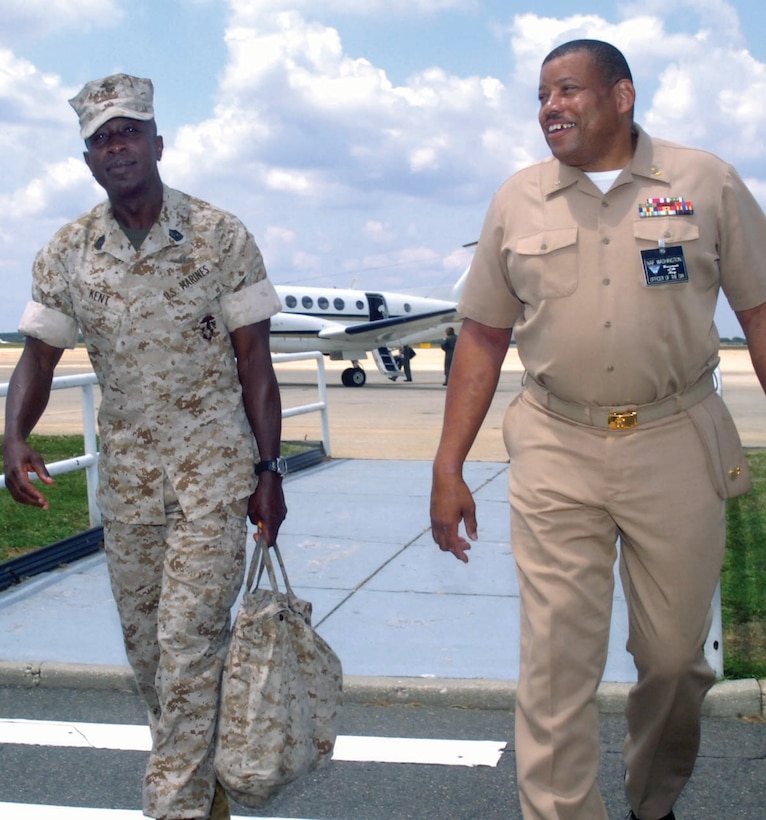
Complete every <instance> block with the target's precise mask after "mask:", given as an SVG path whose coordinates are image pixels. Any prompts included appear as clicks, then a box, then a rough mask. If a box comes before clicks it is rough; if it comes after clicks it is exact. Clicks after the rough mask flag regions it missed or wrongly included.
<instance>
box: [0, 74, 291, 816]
mask: <svg viewBox="0 0 766 820" xmlns="http://www.w3.org/2000/svg"><path fill="white" fill-rule="evenodd" d="M70 102H71V104H72V107H73V108H74V109H75V111H76V112H77V114H78V117H79V120H80V135H81V136H82V138H83V139H84V140H85V148H86V150H85V155H84V156H85V161H86V163H87V164H88V167H89V168H90V170H91V172H92V173H93V176H94V177H95V179H96V181H97V182H98V183H99V184H100V185H101V186H102V187H103V188H104V190H105V191H106V193H107V197H108V199H107V201H106V202H104V203H102V204H100V205H98V206H96V207H95V208H94V209H93V210H91V211H90V212H88V213H86V214H84V215H82V216H81V217H79V218H78V219H76V220H74V221H73V222H71V223H69V224H68V225H65V226H64V227H63V228H62V229H61V230H60V231H59V232H58V233H57V234H56V236H55V237H54V238H53V240H52V241H51V242H50V243H49V244H48V245H47V246H46V247H45V248H44V249H43V250H42V251H41V252H40V253H39V254H38V256H37V258H36V260H35V264H34V271H33V294H32V296H33V298H32V301H31V302H30V303H29V304H28V306H27V308H26V310H25V312H24V315H23V317H22V319H21V324H20V330H21V331H22V332H23V333H24V334H25V335H26V337H27V339H26V344H25V347H24V351H23V353H22V356H21V358H20V360H19V364H18V365H17V367H16V370H15V371H14V374H13V376H12V378H11V383H10V389H9V392H8V398H7V403H6V428H5V436H4V438H3V454H4V458H5V469H6V484H7V487H8V489H9V490H10V491H11V494H12V495H13V497H14V498H15V499H16V500H17V501H19V502H20V503H23V504H30V505H32V506H36V507H40V508H41V509H47V508H48V501H47V500H46V498H45V496H44V494H43V493H42V492H41V491H40V490H39V489H37V488H36V487H35V486H34V485H33V484H32V483H31V482H30V481H29V479H28V473H30V472H34V473H36V474H37V475H38V476H39V478H40V479H41V480H42V481H43V483H45V484H50V483H52V479H51V478H50V475H49V474H48V471H47V469H46V467H45V463H44V461H43V458H42V456H41V455H40V454H38V453H37V452H35V451H34V450H33V449H31V448H30V447H29V445H28V444H27V443H26V439H27V437H28V435H29V433H30V432H31V431H32V429H33V428H34V426H35V424H36V423H37V421H38V419H39V418H40V416H41V415H42V413H43V410H44V409H45V405H46V403H47V400H48V396H49V393H50V388H51V379H52V377H53V372H54V369H55V367H56V364H57V363H58V361H59V359H60V358H61V354H62V352H63V349H64V348H67V347H73V346H74V345H75V343H76V341H77V338H78V334H79V333H82V336H83V338H84V340H85V344H86V346H87V348H88V354H89V356H90V359H91V362H92V364H93V369H94V371H95V372H96V375H97V377H98V381H99V386H100V387H101V392H102V399H101V407H100V409H99V433H100V440H101V452H100V458H99V488H98V502H99V507H100V509H101V513H102V516H103V519H104V546H105V549H106V557H107V565H108V568H109V576H110V579H111V584H112V589H113V592H114V596H115V600H116V602H117V607H118V609H119V614H120V621H121V625H122V631H123V636H124V641H125V649H126V652H127V656H128V659H129V661H130V664H131V666H132V668H133V671H134V673H135V677H136V681H137V684H138V688H139V691H140V692H141V694H142V696H143V697H144V699H145V701H146V703H147V706H148V710H149V723H150V727H151V731H152V751H151V755H150V757H149V763H148V767H147V770H146V777H145V780H144V813H145V814H146V815H148V816H149V817H157V818H166V819H167V820H175V819H176V818H178V819H179V820H180V818H199V820H202V819H203V818H205V819H207V818H214V820H222V818H227V817H228V816H229V810H228V801H227V799H226V795H225V794H224V793H223V791H222V790H221V788H220V786H217V784H216V780H215V775H214V772H213V750H214V736H215V727H216V719H217V713H218V699H219V687H220V677H221V669H222V664H223V658H224V654H225V651H226V647H227V643H228V633H229V618H230V616H229V613H230V610H231V607H232V605H233V604H234V601H235V599H236V596H237V594H238V592H239V590H240V588H241V586H242V580H243V574H244V556H245V539H246V523H247V521H246V519H247V516H248V515H249V517H250V519H251V521H252V522H253V523H255V524H257V525H258V526H259V527H260V529H261V534H262V536H263V537H264V538H266V539H267V543H269V544H273V543H274V542H275V540H276V537H277V533H278V531H279V527H280V525H281V523H282V521H283V519H284V517H285V514H286V507H285V502H284V496H283V493H282V479H281V473H282V465H283V462H282V460H281V459H280V458H279V447H280V439H281V405H280V398H279V388H278V385H277V381H276V377H275V375H274V371H273V368H272V364H271V355H270V351H269V317H270V316H272V315H273V314H274V313H276V312H277V311H278V310H279V309H280V302H279V297H278V296H277V294H276V291H275V290H274V288H273V286H272V285H271V283H270V282H269V280H268V279H267V277H266V270H265V268H264V265H263V260H262V259H261V254H260V252H259V250H258V248H257V247H256V244H255V242H254V241H253V238H252V236H251V235H250V234H249V232H248V231H247V230H246V228H245V227H244V225H243V224H242V223H241V222H240V221H239V220H238V219H236V218H235V217H233V216H232V215H231V214H228V213H226V212H224V211H221V210H219V209H217V208H214V207H213V206H212V205H209V204H207V203H205V202H202V201H200V200H198V199H195V198H193V197H191V196H188V195H187V194H184V193H181V192H180V191H176V190H173V189H172V188H169V187H168V186H165V185H164V184H163V182H162V180H161V179H160V174H159V170H158V163H159V161H160V160H161V158H162V149H163V142H162V137H160V136H158V135H157V126H156V123H155V120H154V106H153V87H152V83H151V81H150V80H147V79H143V78H140V77H131V76H129V75H126V74H117V75H114V76H111V77H105V78H104V79H102V80H94V81H93V82H90V83H88V84H87V85H86V86H85V87H84V88H83V90H82V91H81V92H80V93H79V94H78V95H77V96H76V97H75V98H74V99H72V100H70ZM256 455H259V456H260V461H259V463H258V465H257V466H256V467H255V469H254V462H255V458H256ZM256 473H257V474H258V476H259V477H258V479H257V482H256V478H255V474H256Z"/></svg>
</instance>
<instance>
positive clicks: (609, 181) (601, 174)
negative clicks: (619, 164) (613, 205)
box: [585, 168, 622, 194]
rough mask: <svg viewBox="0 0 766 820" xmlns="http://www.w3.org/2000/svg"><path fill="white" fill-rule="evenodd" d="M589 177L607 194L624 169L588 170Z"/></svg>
mask: <svg viewBox="0 0 766 820" xmlns="http://www.w3.org/2000/svg"><path fill="white" fill-rule="evenodd" d="M585 173H586V174H587V176H588V178H589V179H590V180H591V181H592V182H593V183H594V185H596V186H597V187H598V188H599V189H600V190H601V193H602V194H605V193H606V192H607V191H608V190H609V189H610V188H611V187H612V185H613V184H614V181H615V180H616V179H617V177H618V176H619V175H620V174H621V173H622V169H621V168H618V169H617V170H616V171H586V172H585Z"/></svg>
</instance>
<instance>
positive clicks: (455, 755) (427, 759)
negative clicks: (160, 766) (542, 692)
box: [0, 718, 506, 816]
mask: <svg viewBox="0 0 766 820" xmlns="http://www.w3.org/2000/svg"><path fill="white" fill-rule="evenodd" d="M0 743H15V744H20V745H24V746H59V747H69V748H90V749H113V750H118V751H135V752H148V751H149V750H150V749H151V737H150V734H149V727H148V726H138V725H125V724H116V723H72V722H67V721H57V720H15V719H11V718H0ZM505 746H506V742H505V741H497V740H440V739H430V738H410V737H368V736H366V735H339V737H338V739H337V741H336V743H335V751H334V754H333V760H337V761H344V762H357V763H361V762H365V763H416V764H421V765H435V766H497V764H498V762H499V761H500V758H501V757H502V755H503V749H504V748H505ZM3 816H4V815H3Z"/></svg>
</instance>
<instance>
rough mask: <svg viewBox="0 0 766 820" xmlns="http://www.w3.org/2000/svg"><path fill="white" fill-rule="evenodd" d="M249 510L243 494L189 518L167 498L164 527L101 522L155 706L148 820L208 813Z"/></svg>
mask: <svg viewBox="0 0 766 820" xmlns="http://www.w3.org/2000/svg"><path fill="white" fill-rule="evenodd" d="M246 511H247V499H243V500H241V501H236V502H234V503H232V504H231V505H228V506H224V507H222V508H220V509H217V510H215V511H214V512H213V513H211V514H210V515H207V516H204V517H203V518H199V519H195V520H193V521H190V520H188V519H187V518H186V517H185V516H184V515H183V513H182V511H181V508H180V506H179V505H178V503H170V504H168V505H167V506H166V517H167V521H166V523H165V524H164V525H160V526H153V525H144V524H138V525H136V524H122V523H119V522H115V521H110V522H107V523H106V524H105V527H104V543H105V547H106V553H107V565H108V567H109V576H110V580H111V584H112V590H113V593H114V597H115V600H116V602H117V608H118V610H119V614H120V622H121V625H122V632H123V638H124V641H125V649H126V652H127V655H128V660H129V661H130V664H131V667H132V669H133V672H134V674H135V677H136V682H137V685H138V689H139V691H140V693H141V695H142V696H143V698H144V700H145V701H146V703H147V706H148V708H149V725H150V728H151V732H152V751H151V754H150V756H149V763H148V765H147V769H146V776H145V779H144V799H143V809H144V814H146V815H147V816H149V817H159V818H168V820H170V818H173V820H179V819H180V818H206V817H208V816H209V814H210V807H211V804H212V801H213V792H214V789H215V785H216V778H215V773H214V771H213V752H214V744H215V728H216V721H217V716H218V699H219V690H220V679H221V670H222V668H223V660H224V656H225V652H226V648H227V646H228V638H229V631H230V611H231V608H232V606H233V605H234V602H235V600H236V597H237V595H238V593H239V590H240V588H241V587H242V582H243V577H244V567H245V540H246V537H247V535H246Z"/></svg>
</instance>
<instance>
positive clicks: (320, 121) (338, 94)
mask: <svg viewBox="0 0 766 820" xmlns="http://www.w3.org/2000/svg"><path fill="white" fill-rule="evenodd" d="M573 7H574V8H577V9H578V10H577V11H572V9H573ZM583 36H586V37H598V38H600V39H605V40H609V41H611V42H613V43H615V45H617V46H618V47H620V48H621V49H622V50H623V51H624V52H625V54H626V56H627V57H628V60H629V62H630V64H631V67H632V69H633V73H634V77H635V81H636V86H637V90H638V102H637V119H638V121H639V122H640V123H641V124H642V125H644V126H645V127H646V128H647V129H648V130H649V131H650V132H651V133H653V134H655V135H657V136H663V137H666V138H670V139H674V140H677V141H679V142H684V143H688V144H691V145H695V146H698V147H701V148H706V149H708V150H711V151H713V152H714V153H717V154H719V155H720V156H722V157H724V158H725V159H727V160H729V161H730V162H732V163H733V164H734V165H735V166H736V167H737V169H738V170H739V172H740V173H741V174H742V176H743V177H744V178H745V179H746V181H747V182H748V184H749V185H750V186H751V189H752V190H753V192H754V193H755V195H756V197H757V198H758V199H759V201H760V202H761V204H762V205H766V148H764V145H765V142H764V138H763V134H764V131H765V130H766V12H764V10H763V5H762V2H761V0H757V2H756V0H738V1H737V2H724V1H723V0H676V2H674V3H672V4H670V3H667V2H666V1H665V0H644V2H640V3H632V2H626V3H615V2H607V1H606V0H598V2H595V1H594V2H587V0H585V1H584V2H583V3H582V4H580V5H578V6H574V5H573V4H572V3H571V2H550V1H548V0H537V2H531V1H529V0H516V2H514V3H509V2H507V0H503V1H502V2H501V0H490V1H489V2H479V0H326V1H325V0H162V2H157V0H130V2H128V0H4V2H3V25H2V27H0V123H1V124H2V127H1V128H0V147H1V148H2V157H3V159H2V165H3V173H2V175H0V287H2V292H3V299H2V300H0V330H13V329H15V327H16V322H17V320H18V317H19V316H20V314H21V311H22V310H23V307H24V304H25V303H26V301H27V299H28V297H29V289H30V283H31V277H30V267H31V264H32V260H33V258H34V255H35V253H36V251H37V250H38V248H39V247H40V246H41V245H42V244H44V243H45V242H46V241H47V240H48V239H49V238H50V236H51V235H52V234H53V233H54V232H55V230H56V229H57V228H58V227H59V226H60V225H62V224H63V223H64V222H66V221H67V220H69V219H71V218H73V217H75V216H77V215H78V214H79V213H81V212H83V211H84V210H87V209H88V208H90V207H91V206H92V205H93V204H95V203H96V202H97V201H99V200H100V199H101V198H102V197H103V193H102V192H101V191H100V189H99V188H98V187H97V186H96V185H95V183H94V182H93V181H92V179H91V177H90V175H89V173H88V171H87V168H86V167H85V165H84V163H83V161H82V143H81V141H80V140H79V138H78V135H77V126H76V118H75V115H74V112H73V111H72V110H71V109H70V108H69V105H68V104H67V102H66V101H67V99H68V98H69V97H71V96H73V95H74V94H75V93H77V91H79V89H80V88H81V87H82V85H83V84H84V83H85V82H87V81H88V80H91V79H94V78H96V77H103V76H105V75H107V74H111V73H114V72H118V71H126V72H128V73H132V74H137V75H139V76H144V77H151V78H152V80H153V81H154V84H155V103H156V110H157V122H158V125H159V129H160V132H161V133H162V134H163V136H164V138H165V146H166V150H165V156H164V157H163V161H162V165H161V171H162V175H163V178H164V180H165V181H166V182H167V183H168V184H170V185H173V186H174V187H178V188H181V189H183V190H186V191H188V192H189V193H193V194H195V195H197V196H201V197H203V198H205V199H208V200H210V201H211V202H214V203H215V204H217V205H220V206H221V207H224V208H226V209H227V210H230V211H233V212H234V213H236V214H237V215H238V216H240V217H241V218H242V219H243V221H244V222H245V223H246V224H247V225H248V227H249V228H250V229H251V231H252V232H253V234H254V235H255V237H256V240H257V241H258V244H259V246H260V247H261V249H262V251H263V254H264V258H265V260H266V264H267V267H268V269H269V272H270V275H271V277H272V279H273V281H274V282H275V283H277V284H295V283H303V284H314V285H318V284H327V285H335V286H338V287H346V286H349V285H355V286H358V287H366V288H375V289H387V290H396V289H406V288H412V287H423V286H431V285H439V284H446V283H451V282H453V281H455V280H456V279H457V278H458V276H459V275H460V273H461V272H462V271H463V269H464V268H465V267H466V265H467V264H468V262H469V261H470V251H468V250H465V249H464V248H463V247H462V246H463V245H464V244H465V243H468V242H472V241H473V240H475V239H476V238H477V236H478V232H479V229H480V227H481V223H482V220H483V217H484V212H485V210H486V207H487V204H488V201H489V198H490V196H491V194H492V192H493V191H494V190H495V188H497V187H498V185H499V184H500V183H501V182H502V180H503V179H504V178H505V177H506V176H508V175H509V174H511V173H513V172H514V171H515V170H517V169H518V168H520V167H522V166H523V165H526V164H528V163H530V162H534V161H536V160H538V159H541V158H543V157H544V156H546V153H547V149H546V147H545V143H544V141H543V138H542V136H541V134H540V132H539V128H538V126H537V122H536V88H537V81H538V76H539V64H540V61H541V59H542V58H543V57H544V56H545V54H546V53H547V52H548V51H549V50H550V49H551V48H552V47H554V46H555V45H557V44H558V43H560V42H563V41H565V40H569V39H573V38H574V37H583ZM719 328H720V330H721V333H722V335H725V336H726V335H735V334H738V326H737V324H736V320H735V319H734V318H733V315H732V314H731V312H730V311H729V310H728V309H722V310H720V311H719Z"/></svg>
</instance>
